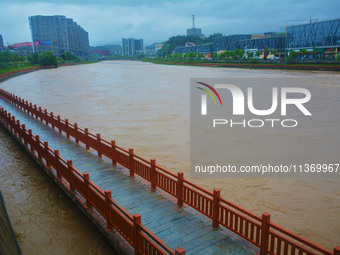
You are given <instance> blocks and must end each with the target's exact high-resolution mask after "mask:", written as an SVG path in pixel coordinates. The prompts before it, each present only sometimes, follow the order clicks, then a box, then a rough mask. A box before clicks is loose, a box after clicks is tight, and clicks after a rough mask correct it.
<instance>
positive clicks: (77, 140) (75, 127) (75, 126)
mask: <svg viewBox="0 0 340 255" xmlns="http://www.w3.org/2000/svg"><path fill="white" fill-rule="evenodd" d="M74 131H75V132H74V133H75V138H76V143H77V144H78V143H79V139H78V123H74Z"/></svg>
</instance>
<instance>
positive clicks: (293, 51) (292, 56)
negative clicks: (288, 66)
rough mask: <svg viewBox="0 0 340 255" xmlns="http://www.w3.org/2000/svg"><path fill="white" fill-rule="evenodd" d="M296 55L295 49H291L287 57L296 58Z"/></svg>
mask: <svg viewBox="0 0 340 255" xmlns="http://www.w3.org/2000/svg"><path fill="white" fill-rule="evenodd" d="M296 55H297V53H296V51H295V50H292V51H291V52H290V54H289V58H290V59H295V58H296Z"/></svg>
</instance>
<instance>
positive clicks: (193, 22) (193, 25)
mask: <svg viewBox="0 0 340 255" xmlns="http://www.w3.org/2000/svg"><path fill="white" fill-rule="evenodd" d="M192 28H195V14H193V15H192Z"/></svg>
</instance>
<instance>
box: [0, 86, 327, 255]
mask: <svg viewBox="0 0 340 255" xmlns="http://www.w3.org/2000/svg"><path fill="white" fill-rule="evenodd" d="M0 94H1V95H5V97H6V98H7V99H8V100H9V101H11V102H13V103H16V104H18V105H20V106H21V107H26V108H27V110H30V111H31V113H32V114H33V112H34V111H37V110H36V109H35V108H34V107H31V106H30V104H29V103H28V101H25V100H22V101H20V100H18V97H16V96H15V95H14V94H11V93H8V92H6V91H4V90H0ZM38 113H40V116H36V117H39V118H41V119H42V118H44V117H45V113H44V112H43V111H39V110H38ZM35 114H36V113H35ZM45 120H46V119H45ZM68 127H69V128H70V123H69V125H68ZM73 127H74V125H73ZM59 128H62V127H59ZM79 130H81V129H80V128H77V131H78V132H79ZM63 131H64V132H65V133H67V134H68V132H69V131H70V130H63ZM72 131H74V130H72ZM68 135H69V134H68ZM70 135H72V134H70ZM88 135H89V137H92V139H94V140H96V141H97V136H96V135H93V134H92V133H90V132H88ZM83 142H84V141H83ZM99 142H101V143H105V144H110V143H109V142H107V141H106V140H104V139H102V138H100V139H99ZM85 144H86V141H85ZM86 146H91V145H88V144H86ZM100 146H101V145H100V144H99V145H92V146H91V147H92V148H94V150H99V149H100V148H99V147H100ZM96 147H97V148H96ZM115 149H116V150H117V149H118V150H119V151H121V152H124V153H123V154H124V155H125V156H129V151H128V150H125V149H123V148H121V147H119V146H117V145H115ZM99 154H101V152H100V151H98V155H99ZM113 157H114V156H112V155H110V156H109V158H111V159H112V160H115V161H116V162H118V161H117V159H116V158H113ZM135 158H137V159H138V160H142V161H143V162H144V163H147V164H148V165H149V166H150V167H149V168H150V174H151V175H152V174H153V172H152V167H153V164H152V162H151V161H147V160H145V159H143V158H142V157H139V156H137V155H135V154H133V159H132V160H135ZM132 162H134V161H132ZM118 163H120V164H122V162H118ZM124 164H125V165H126V163H124ZM154 167H155V171H157V170H160V172H159V173H161V172H164V173H166V174H168V175H169V176H171V177H172V178H173V179H172V180H173V181H175V183H176V187H177V189H178V188H179V187H181V185H179V180H178V176H176V175H175V174H174V173H172V172H170V171H169V170H166V169H165V168H162V167H160V166H158V165H157V164H154ZM127 168H128V169H130V175H133V174H134V172H133V171H134V166H133V165H132V166H130V163H129V166H128V167H127ZM131 171H132V172H131ZM155 173H156V172H155ZM137 174H139V173H137ZM156 174H157V173H156ZM141 177H142V178H143V176H141ZM155 179H156V177H151V180H147V181H150V182H151V188H152V189H154V188H155V187H156V186H159V184H158V183H157V182H156V183H155V181H157V180H155ZM145 180H146V179H145ZM181 181H182V187H186V188H189V189H190V190H191V191H192V192H198V193H197V194H201V195H203V196H205V198H206V199H208V200H210V201H213V203H217V205H216V206H217V207H216V209H213V210H219V208H220V206H221V205H220V203H221V202H222V203H223V204H225V205H226V206H229V207H231V208H234V209H235V210H237V213H238V214H239V213H242V214H244V215H246V216H248V217H250V218H251V219H253V220H256V221H258V222H260V223H261V224H262V225H263V218H261V217H259V216H257V215H255V214H254V213H252V212H250V211H248V210H246V209H244V208H242V207H240V206H237V205H236V204H234V203H232V202H230V201H228V200H226V199H224V198H222V197H220V196H218V197H215V196H214V194H213V193H212V192H210V191H208V190H206V189H204V188H202V187H200V186H198V185H196V184H194V183H192V182H190V181H189V180H186V179H184V178H182V179H181ZM162 189H163V190H164V191H166V192H167V193H168V194H169V195H172V196H173V195H174V194H173V193H174V191H173V190H172V191H170V190H167V189H166V188H162ZM176 192H177V199H178V204H180V201H182V202H181V203H183V202H184V203H186V204H187V205H188V206H191V207H192V208H193V209H196V210H199V211H201V212H203V211H202V210H211V209H209V208H203V209H202V208H199V207H197V206H196V207H195V206H194V205H193V203H188V202H187V201H184V200H183V197H178V194H181V193H180V191H178V190H177V191H176ZM204 214H205V215H206V216H208V217H209V218H211V219H212V220H213V225H214V224H217V226H218V224H219V213H217V214H216V213H211V212H210V213H208V211H205V212H204ZM239 217H244V219H245V220H249V219H247V218H246V217H245V216H242V215H239ZM214 226H215V225H214ZM273 226H277V225H273V223H271V222H270V224H269V227H273ZM273 228H274V227H273ZM280 229H281V230H282V231H281V230H280ZM276 230H277V231H279V232H280V231H281V232H282V233H283V234H285V233H286V230H285V229H284V228H282V227H279V226H277V229H276ZM268 233H270V231H268ZM291 238H293V239H294V240H296V241H299V242H302V243H303V244H305V245H307V246H308V247H309V248H311V249H315V248H314V247H316V246H315V244H314V243H312V242H310V241H304V240H305V239H300V238H299V236H297V235H295V234H294V236H293V235H292V236H291ZM257 239H259V238H257ZM301 240H302V241H301ZM252 242H253V243H254V244H256V245H257V246H258V247H261V254H262V253H263V252H264V251H263V250H262V248H263V245H262V244H261V243H258V242H254V241H252ZM261 242H262V241H261ZM318 251H320V252H322V251H323V252H322V253H323V254H327V255H328V254H332V253H330V252H329V251H328V250H327V249H325V248H322V249H321V250H319V248H318Z"/></svg>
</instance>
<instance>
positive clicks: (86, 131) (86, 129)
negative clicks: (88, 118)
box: [85, 128, 90, 150]
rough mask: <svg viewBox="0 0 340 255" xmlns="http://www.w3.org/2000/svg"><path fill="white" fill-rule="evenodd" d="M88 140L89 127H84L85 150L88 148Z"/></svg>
mask: <svg viewBox="0 0 340 255" xmlns="http://www.w3.org/2000/svg"><path fill="white" fill-rule="evenodd" d="M88 140H89V129H88V128H85V145H86V150H90V146H89V144H88Z"/></svg>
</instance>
